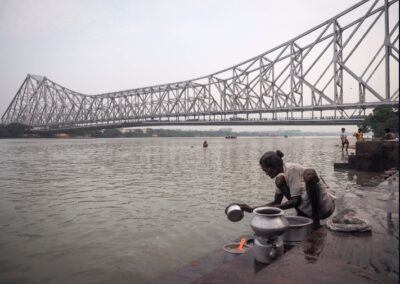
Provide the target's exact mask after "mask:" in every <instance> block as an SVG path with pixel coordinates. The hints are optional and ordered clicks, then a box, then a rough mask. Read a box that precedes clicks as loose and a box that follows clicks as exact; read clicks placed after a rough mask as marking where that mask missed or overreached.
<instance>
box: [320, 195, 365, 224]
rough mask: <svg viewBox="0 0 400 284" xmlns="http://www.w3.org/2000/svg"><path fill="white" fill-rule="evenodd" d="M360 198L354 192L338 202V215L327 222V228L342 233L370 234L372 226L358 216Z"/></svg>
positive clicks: (342, 197)
mask: <svg viewBox="0 0 400 284" xmlns="http://www.w3.org/2000/svg"><path fill="white" fill-rule="evenodd" d="M359 198H360V196H358V195H356V194H355V193H354V192H350V191H348V192H346V193H344V194H343V195H342V196H341V197H340V198H338V199H337V200H336V212H337V213H336V215H335V216H333V217H332V218H330V219H329V220H328V221H327V222H326V226H327V227H328V228H329V229H331V230H333V231H340V232H368V231H371V225H370V224H369V222H368V220H366V219H362V218H360V217H358V216H357V200H358V199H359Z"/></svg>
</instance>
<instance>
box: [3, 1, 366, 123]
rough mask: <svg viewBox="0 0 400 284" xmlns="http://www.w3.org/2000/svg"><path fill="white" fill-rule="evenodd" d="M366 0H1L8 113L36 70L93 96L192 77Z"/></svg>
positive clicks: (283, 39) (241, 58)
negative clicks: (14, 99)
mask: <svg viewBox="0 0 400 284" xmlns="http://www.w3.org/2000/svg"><path fill="white" fill-rule="evenodd" d="M357 2H359V1H357V0H286V1H277V0H262V1H258V0H197V1H189V0H154V1H133V0H132V1H123V0H114V1H105V0H79V1H78V0H68V1H62V0H0V115H2V114H3V113H4V111H5V109H6V108H7V106H8V105H9V103H10V102H11V100H12V98H13V97H14V95H15V93H16V92H17V90H18V88H19V86H20V85H21V84H22V82H23V80H24V78H25V77H26V75H27V74H28V73H30V74H37V75H44V76H46V77H48V78H49V79H51V80H53V81H55V82H57V83H59V84H61V85H62V86H65V87H67V88H69V89H72V90H74V91H77V92H80V93H84V94H88V95H91V94H98V93H104V92H111V91H118V90H124V89H133V88H138V87H145V86H149V85H154V84H161V83H170V82H175V81H182V80H187V79H192V78H196V77H199V76H203V75H207V74H209V73H212V72H215V71H219V70H221V69H224V68H226V67H230V66H232V65H234V64H236V63H239V62H242V61H244V60H246V59H249V58H251V57H254V56H256V55H258V54H260V53H262V52H264V51H266V50H269V49H271V48H273V47H275V46H277V45H278V44H281V43H283V42H286V41H287V40H289V39H291V38H293V37H295V36H297V35H299V34H300V33H302V32H304V31H306V30H308V29H310V28H312V27H314V26H316V25H318V24H320V23H321V22H323V21H325V20H327V19H329V18H331V17H333V16H335V15H336V14H338V13H340V12H341V11H343V10H345V9H347V8H349V7H350V6H352V5H353V4H355V3H357ZM291 128H293V127H291ZM244 129H248V128H244ZM305 129H317V128H316V127H312V128H305ZM323 129H325V130H332V129H336V127H335V128H326V127H323ZM351 129H355V127H351Z"/></svg>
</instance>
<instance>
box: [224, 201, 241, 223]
mask: <svg viewBox="0 0 400 284" xmlns="http://www.w3.org/2000/svg"><path fill="white" fill-rule="evenodd" d="M225 214H226V216H228V219H229V220H230V221H232V222H238V221H240V220H242V219H243V216H244V213H243V210H242V208H240V206H239V205H237V204H236V203H233V204H230V205H228V206H227V207H226V208H225Z"/></svg>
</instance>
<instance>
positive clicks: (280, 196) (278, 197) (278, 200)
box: [238, 193, 287, 213]
mask: <svg viewBox="0 0 400 284" xmlns="http://www.w3.org/2000/svg"><path fill="white" fill-rule="evenodd" d="M282 199H283V194H282V193H275V198H274V201H272V202H270V203H267V204H264V205H260V206H254V207H251V206H249V205H247V204H238V205H239V206H240V208H241V209H242V210H243V211H246V212H249V213H251V212H253V210H254V209H256V208H257V207H264V206H274V207H278V205H279V204H281V202H282ZM285 203H287V202H285Z"/></svg>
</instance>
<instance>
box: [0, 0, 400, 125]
mask: <svg viewBox="0 0 400 284" xmlns="http://www.w3.org/2000/svg"><path fill="white" fill-rule="evenodd" d="M369 4H370V5H369ZM398 5H399V3H398V0H393V1H388V0H376V1H370V0H364V1H361V2H359V3H358V4H356V5H354V6H353V7H350V8H349V9H347V10H346V11H344V12H342V13H340V14H339V15H337V16H335V17H333V18H331V19H330V20H328V21H326V22H324V23H322V24H320V25H318V26H317V27H315V28H313V29H311V30H309V31H307V32H305V33H303V34H301V35H299V36H297V37H296V38H294V39H292V40H290V41H288V42H286V43H284V44H281V45H279V46H277V47H275V48H273V49H271V50H269V51H267V52H265V53H263V54H261V55H259V56H256V57H254V58H252V59H250V60H247V61H245V62H242V63H240V64H238V65H235V66H233V67H231V68H227V69H224V70H222V71H220V72H217V73H213V74H210V75H208V76H204V77H201V78H197V79H193V80H188V81H184V82H177V83H171V84H165V85H158V86H151V87H146V88H140V89H132V90H126V91H119V92H114V93H106V94H100V95H94V96H87V95H83V94H80V93H77V92H74V91H71V90H69V89H66V88H64V87H62V86H60V85H58V84H56V83H54V82H52V81H51V80H49V79H47V78H46V77H41V76H35V75H28V76H27V77H26V79H25V81H24V82H23V84H22V85H21V87H20V89H19V90H18V92H17V94H16V95H15V97H14V99H13V100H12V102H11V103H10V105H9V107H8V108H7V110H6V112H5V113H4V115H3V116H2V119H1V122H2V124H9V123H13V122H18V123H23V124H25V125H28V126H31V127H34V129H37V130H47V129H57V128H60V129H61V128H62V129H67V128H69V127H70V128H76V127H82V128H84V127H93V126H96V125H102V126H104V125H121V124H123V123H134V122H140V121H149V120H150V121H154V120H158V121H160V122H162V123H168V121H171V123H173V124H176V123H177V122H179V121H186V122H187V121H196V120H199V119H201V120H213V121H214V123H215V121H216V116H217V119H218V120H220V121H226V119H227V115H228V119H229V120H247V121H248V120H249V119H251V120H254V119H256V118H257V119H260V120H263V119H266V118H267V119H271V120H280V119H285V120H288V119H293V120H298V119H307V118H308V119H310V121H311V120H312V119H314V118H319V119H321V118H323V117H324V116H326V115H327V114H328V115H332V117H333V118H334V119H348V120H351V119H354V118H360V117H361V116H363V115H365V110H366V109H369V108H372V107H375V106H377V105H397V104H398V100H399V84H398V78H397V75H398V74H397V75H396V74H392V73H393V72H391V71H392V70H398V64H399V44H398V38H399V19H398V14H397V16H396V11H397V10H398V8H399V7H398ZM354 14H355V15H356V16H354ZM360 15H361V16H360ZM393 15H394V17H393ZM370 37H373V40H372V41H371V38H370ZM375 38H378V39H379V40H374V39H375ZM368 39H369V41H368ZM371 42H373V43H375V45H371ZM394 67H396V68H394ZM382 79H383V80H382ZM393 79H395V80H393ZM347 86H348V88H347V89H346V87H347ZM289 114H290V115H289ZM310 124H311V123H310Z"/></svg>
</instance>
